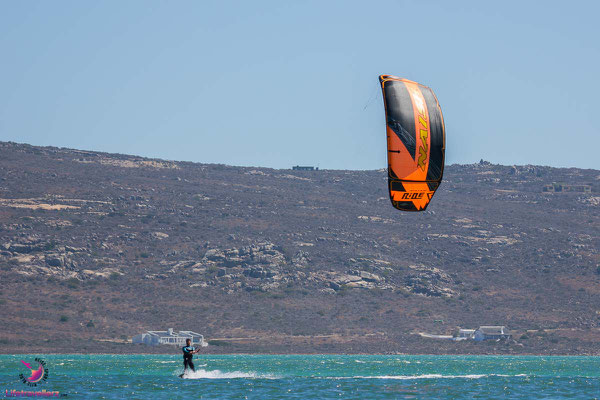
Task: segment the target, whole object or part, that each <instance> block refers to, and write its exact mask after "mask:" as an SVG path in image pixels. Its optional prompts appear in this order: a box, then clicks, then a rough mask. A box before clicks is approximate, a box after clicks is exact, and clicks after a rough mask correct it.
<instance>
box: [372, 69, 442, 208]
mask: <svg viewBox="0 0 600 400" xmlns="http://www.w3.org/2000/svg"><path fill="white" fill-rule="evenodd" d="M379 82H380V83H381V90H382V91H383V102H384V105H385V118H386V125H387V126H386V131H387V146H388V187H389V190H390V200H391V201H392V204H393V205H394V207H396V208H397V209H398V210H403V211H424V210H425V209H426V208H427V205H428V204H429V202H430V201H431V198H432V197H433V194H434V193H435V191H436V190H437V188H438V186H439V185H440V183H441V181H442V175H443V173H444V150H445V146H446V133H445V129H444V119H443V117H442V109H441V108H440V105H439V104H438V101H437V98H436V97H435V94H434V93H433V90H431V89H430V88H428V87H427V86H423V85H421V84H419V83H417V82H412V81H409V80H407V79H402V78H398V77H396V76H393V75H380V76H379Z"/></svg>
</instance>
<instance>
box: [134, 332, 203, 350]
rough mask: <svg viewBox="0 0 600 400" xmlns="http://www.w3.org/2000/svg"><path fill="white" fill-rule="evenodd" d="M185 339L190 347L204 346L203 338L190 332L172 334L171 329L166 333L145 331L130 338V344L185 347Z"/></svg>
mask: <svg viewBox="0 0 600 400" xmlns="http://www.w3.org/2000/svg"><path fill="white" fill-rule="evenodd" d="M187 339H191V340H192V345H194V344H195V345H200V346H202V345H204V336H202V335H201V334H199V333H196V332H192V331H179V332H174V331H173V328H169V329H167V330H166V331H147V332H146V333H140V334H139V335H135V336H134V337H132V338H131V342H132V343H144V344H148V345H151V346H156V345H159V344H172V345H175V346H185V341H186V340H187Z"/></svg>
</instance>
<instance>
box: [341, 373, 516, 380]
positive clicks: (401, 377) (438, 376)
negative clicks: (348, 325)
mask: <svg viewBox="0 0 600 400" xmlns="http://www.w3.org/2000/svg"><path fill="white" fill-rule="evenodd" d="M493 376H500V377H517V376H518V377H523V376H527V375H526V374H517V375H504V374H469V375H441V374H423V375H379V376H351V377H339V378H337V379H399V380H412V379H481V378H489V377H493Z"/></svg>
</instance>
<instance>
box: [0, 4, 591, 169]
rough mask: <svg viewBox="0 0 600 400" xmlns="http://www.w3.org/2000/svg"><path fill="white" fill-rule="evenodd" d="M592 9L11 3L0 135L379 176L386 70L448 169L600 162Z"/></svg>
mask: <svg viewBox="0 0 600 400" xmlns="http://www.w3.org/2000/svg"><path fill="white" fill-rule="evenodd" d="M599 15H600V2H598V1H570V2H567V1H525V0H521V1H502V2H496V1H494V2H492V1H328V0H320V1H292V0H288V1H286V0H276V1H235V2H234V1H214V2H213V1H199V0H198V1H151V0H144V1H133V0H127V1H122V0H119V1H79V0H77V1H7V0H4V1H0V140H2V141H16V142H25V143H30V144H34V145H52V146H61V147H71V148H78V149H88V150H98V151H108V152H117V153H127V154H137V155H143V156H149V157H159V158H166V159H172V160H185V161H196V162H206V163H224V164H231V165H246V166H266V167H275V168H289V167H291V166H292V165H296V164H300V165H318V166H320V167H321V168H333V169H378V168H383V167H385V166H386V147H385V146H386V141H385V121H384V111H383V102H382V98H381V91H380V88H379V85H378V79H377V77H378V75H380V74H393V75H398V76H402V77H405V78H408V79H411V80H415V81H418V82H420V83H422V84H425V85H427V86H430V87H431V88H432V89H433V90H434V91H435V93H436V94H437V97H438V99H439V101H440V104H441V106H442V111H443V113H444V117H445V121H446V133H447V151H446V160H447V163H450V164H452V163H472V162H477V161H479V160H480V159H482V158H483V159H485V160H488V161H491V162H493V163H501V164H509V165H510V164H542V165H552V166H575V167H581V168H595V169H600V156H599V151H600V128H599V125H600V124H599V123H598V115H600V96H599V94H600V21H599V19H598V18H599Z"/></svg>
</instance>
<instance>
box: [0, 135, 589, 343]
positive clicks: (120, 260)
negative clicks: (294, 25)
mask: <svg viewBox="0 0 600 400" xmlns="http://www.w3.org/2000/svg"><path fill="white" fill-rule="evenodd" d="M386 190H387V186H386V173H385V171H383V170H380V171H334V170H319V171H292V170H275V169H268V168H249V167H231V166H226V165H214V164H197V163H187V162H174V161H166V160H156V159H147V158H142V157H135V156H127V155H119V154H106V153H97V152H89V151H79V150H70V149H63V148H53V147H35V146H29V145H25V144H15V143H6V142H0V282H1V285H0V310H1V312H0V323H1V324H2V326H3V329H2V334H1V335H0V351H2V352H20V351H29V352H30V350H28V349H31V348H32V347H33V348H37V349H40V351H55V352H77V351H88V352H89V351H93V352H149V351H166V352H169V351H173V350H172V349H171V348H162V347H159V348H149V347H145V346H141V345H131V344H125V343H123V342H125V341H126V340H127V339H128V338H130V337H131V336H132V335H135V334H137V333H141V332H142V331H145V330H148V329H166V328H168V327H173V328H175V329H176V330H178V329H189V330H194V331H198V332H201V333H203V334H204V335H205V336H206V337H207V338H208V339H211V340H212V341H211V343H212V344H213V346H209V347H208V348H207V351H212V352H240V351H243V352H302V353H304V352H357V353H358V352H380V353H384V352H404V353H515V354H517V353H544V354H545V353H548V354H599V353H600V350H598V349H599V348H600V300H599V299H600V259H599V255H598V249H599V243H600V242H599V236H600V232H599V231H600V213H599V209H600V207H599V205H600V171H597V170H582V169H576V168H569V169H564V168H551V167H541V166H531V165H527V166H501V165H492V164H490V163H487V162H485V161H482V162H480V163H478V164H473V165H450V166H448V167H447V168H446V172H445V176H444V182H443V184H442V186H441V188H440V190H439V191H438V193H437V194H436V196H435V197H434V199H433V201H432V203H431V205H430V206H429V208H428V210H427V211H426V212H421V213H403V212H399V211H397V210H395V209H394V208H393V207H392V206H391V204H390V202H389V199H388V196H387V192H386ZM479 325H506V326H508V327H509V328H510V329H511V330H512V332H513V338H514V340H510V341H505V342H485V343H474V342H472V341H466V342H450V341H440V340H434V339H427V338H423V337H421V336H419V335H418V333H420V332H428V333H433V334H449V333H452V332H453V331H455V329H456V327H459V326H460V327H463V328H477V327H478V326H479Z"/></svg>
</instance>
